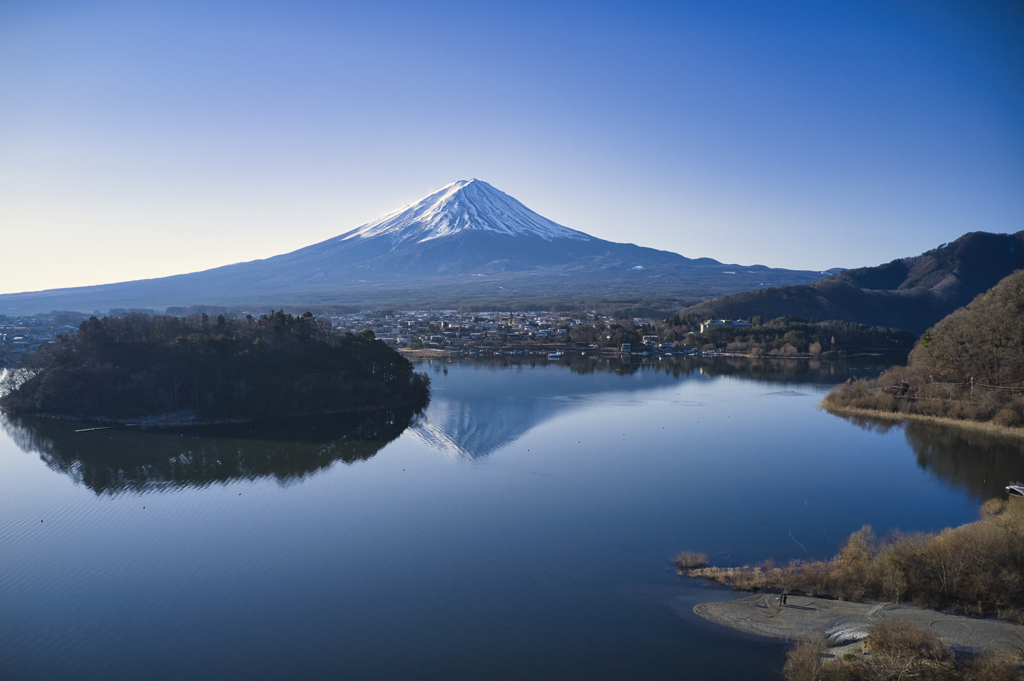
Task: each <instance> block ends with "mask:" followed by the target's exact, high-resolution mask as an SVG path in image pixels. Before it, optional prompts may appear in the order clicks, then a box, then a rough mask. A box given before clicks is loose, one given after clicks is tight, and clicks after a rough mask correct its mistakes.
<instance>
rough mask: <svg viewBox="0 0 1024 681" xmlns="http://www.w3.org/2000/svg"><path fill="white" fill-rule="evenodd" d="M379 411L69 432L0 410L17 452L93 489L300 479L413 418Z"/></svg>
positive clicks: (364, 449) (352, 456)
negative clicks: (37, 458) (167, 427)
mask: <svg viewBox="0 0 1024 681" xmlns="http://www.w3.org/2000/svg"><path fill="white" fill-rule="evenodd" d="M418 414H419V413H418V412H415V411H414V410H412V409H396V410H379V411H373V412H361V413H353V414H340V415H332V416H318V417H310V418H298V419H281V420H268V421H262V422H258V423H246V424H237V425H230V426H206V427H200V428H189V429H183V430H174V431H170V430H161V431H155V432H154V431H141V430H138V429H127V428H111V429H106V430H93V431H87V432H78V433H76V432H75V429H76V428H82V427H83V426H82V425H81V424H74V423H69V422H63V421H52V420H47V419H32V418H17V417H0V425H2V426H3V428H4V430H5V431H6V432H7V434H8V435H9V436H10V437H11V439H12V440H14V442H15V444H17V445H18V447H19V448H20V449H21V450H22V451H25V452H30V453H31V452H37V453H38V454H39V456H40V458H42V460H43V461H44V462H45V463H46V465H47V466H49V467H50V468H52V469H53V470H55V471H59V472H61V473H64V474H65V475H68V476H69V477H71V478H72V479H73V480H74V481H75V482H77V483H80V484H83V485H85V486H86V487H88V488H89V489H91V490H93V491H94V492H96V493H97V494H104V493H106V494H116V493H119V492H125V491H136V492H141V491H153V490H163V489H174V488H179V487H202V486H206V485H209V484H211V483H216V482H230V481H232V480H237V479H255V478H261V477H271V476H272V477H274V478H277V479H278V480H279V481H281V482H290V481H293V480H298V479H302V478H304V477H305V476H307V475H311V474H314V473H316V472H318V471H320V470H322V469H325V468H328V467H330V466H331V465H332V464H334V462H336V461H343V462H345V463H353V462H355V461H362V460H366V459H369V458H370V457H372V456H373V455H374V454H376V453H377V452H378V451H380V450H381V449H383V448H384V446H385V445H387V444H388V443H389V442H391V441H392V440H394V439H396V438H397V437H398V436H399V435H401V434H402V432H403V431H404V430H405V429H406V428H407V427H408V426H409V425H410V424H411V423H413V421H414V420H415V419H416V418H417V417H418Z"/></svg>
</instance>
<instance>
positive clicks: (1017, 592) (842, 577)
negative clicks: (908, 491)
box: [680, 497, 1024, 623]
mask: <svg viewBox="0 0 1024 681" xmlns="http://www.w3.org/2000/svg"><path fill="white" fill-rule="evenodd" d="M680 573H681V574H686V575H687V576H690V577H699V578H703V579H710V580H713V581H716V582H720V583H722V584H726V585H729V586H732V587H733V588H737V589H742V590H748V591H758V590H762V589H778V590H781V591H783V592H789V593H803V594H807V595H811V596H824V597H829V598H841V599H843V600H850V601H859V600H862V599H864V598H872V599H877V600H886V601H892V602H896V603H901V602H910V603H914V604H916V605H922V606H926V607H932V608H950V609H951V610H953V611H954V612H960V613H963V614H967V615H972V616H976V617H980V616H996V617H999V618H1000V619H1004V620H1008V621H1011V622H1016V623H1024V615H1022V611H1024V499H1021V498H1017V497H1014V498H1012V499H1010V500H992V501H989V502H987V503H986V504H985V505H984V506H983V507H982V509H981V519H980V520H978V521H976V522H973V523H968V524H966V525H962V526H960V527H956V528H951V529H946V530H943V531H942V532H939V533H937V534H920V533H914V534H902V533H898V532H897V533H893V534H891V535H890V536H888V537H886V538H885V539H884V540H881V541H879V540H878V539H876V538H875V535H874V533H873V532H872V531H871V528H870V527H868V526H865V527H863V528H861V529H860V530H859V531H857V532H855V533H854V534H852V535H851V536H850V538H849V539H848V540H847V542H846V544H845V546H843V548H842V549H840V551H839V553H837V554H836V555H835V556H834V557H833V558H832V559H831V560H828V561H811V562H798V561H794V562H792V563H790V564H789V565H787V566H784V567H779V566H776V565H775V564H774V563H773V562H771V561H769V562H766V563H765V564H763V565H756V566H750V565H748V566H741V567H733V568H721V567H703V568H695V569H688V570H683V569H681V570H680Z"/></svg>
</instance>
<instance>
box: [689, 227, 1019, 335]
mask: <svg viewBox="0 0 1024 681" xmlns="http://www.w3.org/2000/svg"><path fill="white" fill-rule="evenodd" d="M1022 268H1024V231H1020V232H1017V233H1016V234H990V233H988V232H969V233H968V234H965V235H963V236H962V237H960V238H959V239H957V240H956V241H952V242H950V243H948V244H943V245H942V246H939V247H938V248H935V249H932V250H930V251H928V252H926V253H922V254H921V255H918V256H914V257H910V258H900V259H898V260H893V261H892V262H889V263H886V264H884V265H878V266H877V267H861V268H858V269H852V270H844V271H842V272H839V273H838V274H834V275H832V276H830V277H828V278H826V279H822V280H820V281H817V282H814V283H812V284H809V285H804V286H784V287H774V288H767V289H762V290H759V291H748V292H745V293H737V294H734V295H728V296H724V297H721V298H716V299H713V300H708V301H705V302H703V303H699V304H697V305H694V306H691V307H688V308H685V309H684V310H682V313H685V314H696V315H699V316H707V317H712V318H730V319H743V318H747V317H752V316H755V315H760V316H761V317H762V318H764V319H769V318H775V317H783V316H790V317H804V318H817V319H842V320H845V321H849V322H857V323H860V324H868V325H870V326H889V327H895V328H900V329H905V330H907V331H910V332H912V333H915V334H921V333H923V332H924V331H925V329H927V328H928V327H930V326H932V325H933V324H935V323H936V322H938V321H939V320H940V319H942V318H943V317H945V316H946V315H948V314H950V313H951V312H953V311H954V310H956V309H957V308H960V307H963V306H964V305H967V304H968V303H970V302H971V301H972V300H974V298H975V297H976V296H977V295H978V294H980V293H984V292H985V291H987V290H988V289H990V288H992V287H993V286H995V285H996V284H997V283H998V282H999V281H1000V280H1002V279H1003V278H1004V277H1006V276H1008V275H1009V274H1011V273H1012V272H1014V271H1015V270H1018V269H1022Z"/></svg>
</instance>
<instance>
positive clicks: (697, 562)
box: [673, 551, 708, 572]
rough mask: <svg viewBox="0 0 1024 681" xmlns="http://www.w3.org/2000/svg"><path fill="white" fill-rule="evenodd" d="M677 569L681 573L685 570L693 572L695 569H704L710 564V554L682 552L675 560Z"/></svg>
mask: <svg viewBox="0 0 1024 681" xmlns="http://www.w3.org/2000/svg"><path fill="white" fill-rule="evenodd" d="M673 562H674V563H675V564H676V567H678V568H679V570H680V572H682V571H684V570H693V569H695V568H702V567H705V566H707V564H708V554H706V553H698V552H696V551H680V552H679V555H678V556H676V557H675V558H674V559H673Z"/></svg>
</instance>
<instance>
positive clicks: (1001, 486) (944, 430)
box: [844, 416, 1024, 501]
mask: <svg viewBox="0 0 1024 681" xmlns="http://www.w3.org/2000/svg"><path fill="white" fill-rule="evenodd" d="M844 418H846V419H847V420H849V421H850V422H852V423H855V424H857V425H858V426H860V427H861V428H864V429H865V430H870V431H874V432H888V431H889V430H891V429H893V428H903V429H904V434H905V435H906V438H907V444H909V445H910V447H911V449H913V450H914V454H915V455H916V456H917V464H918V466H920V467H921V468H922V469H924V470H927V471H931V472H932V473H933V474H934V475H936V476H938V477H939V478H941V479H942V480H945V481H947V482H949V483H950V484H951V485H953V486H955V487H959V488H961V489H964V490H965V491H966V492H967V493H968V494H970V495H971V496H972V497H974V498H975V499H977V500H978V501H985V500H987V499H992V498H994V497H1004V496H1006V489H1005V488H1006V485H1007V484H1009V483H1010V482H1012V481H1015V480H1024V443H1022V442H1020V441H1019V440H1016V439H1011V438H1006V437H999V436H997V435H990V434H988V433H984V432H980V431H974V430H969V429H966V428H957V427H955V426H947V425H941V424H937V423H928V422H925V421H908V422H906V424H899V423H893V422H892V421H883V420H881V419H873V418H871V417H864V416H844Z"/></svg>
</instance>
